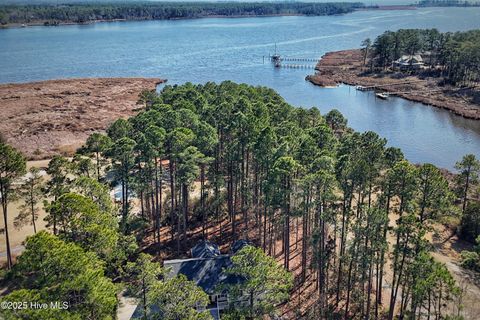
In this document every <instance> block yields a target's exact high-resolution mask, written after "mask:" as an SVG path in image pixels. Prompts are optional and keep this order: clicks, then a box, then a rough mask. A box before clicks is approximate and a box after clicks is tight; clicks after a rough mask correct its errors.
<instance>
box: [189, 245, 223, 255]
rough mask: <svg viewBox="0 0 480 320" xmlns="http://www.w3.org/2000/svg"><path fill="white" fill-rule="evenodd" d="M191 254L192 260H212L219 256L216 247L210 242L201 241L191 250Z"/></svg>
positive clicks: (218, 250)
mask: <svg viewBox="0 0 480 320" xmlns="http://www.w3.org/2000/svg"><path fill="white" fill-rule="evenodd" d="M191 253H192V257H193V258H213V257H216V256H219V255H220V254H221V253H220V249H219V248H218V245H216V244H215V243H212V242H210V241H201V242H200V243H198V244H197V245H196V246H195V247H193V248H192V250H191Z"/></svg>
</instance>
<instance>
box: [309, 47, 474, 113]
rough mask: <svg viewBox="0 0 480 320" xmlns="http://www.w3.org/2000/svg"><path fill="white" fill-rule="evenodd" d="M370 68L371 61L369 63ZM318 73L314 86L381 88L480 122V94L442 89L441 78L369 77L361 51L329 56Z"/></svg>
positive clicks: (389, 74)
mask: <svg viewBox="0 0 480 320" xmlns="http://www.w3.org/2000/svg"><path fill="white" fill-rule="evenodd" d="M366 65H368V61H367V62H366ZM315 69H316V73H315V74H313V75H309V76H307V78H306V80H308V81H310V82H311V83H313V84H315V85H318V86H322V87H331V86H335V85H338V84H340V83H344V84H348V85H355V86H356V85H360V86H381V87H379V88H376V90H378V91H382V92H388V93H391V94H392V93H395V95H396V96H398V97H401V98H404V99H407V100H410V101H415V102H420V103H424V104H427V105H431V106H434V107H438V108H442V109H446V110H449V111H451V112H453V113H455V114H457V115H460V116H463V117H465V118H470V119H476V120H479V119H480V90H479V88H478V86H477V87H474V88H459V87H454V86H451V85H440V84H439V81H440V79H439V78H438V77H431V76H428V75H426V74H425V73H423V74H422V75H414V74H407V73H402V72H392V71H385V72H375V73H369V72H368V68H366V67H364V66H363V51H362V50H361V49H353V50H343V51H335V52H329V53H327V54H325V55H324V56H323V57H322V59H321V60H320V61H319V62H318V64H317V66H316V68H315Z"/></svg>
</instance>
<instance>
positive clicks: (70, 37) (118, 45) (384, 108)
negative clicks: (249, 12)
mask: <svg viewBox="0 0 480 320" xmlns="http://www.w3.org/2000/svg"><path fill="white" fill-rule="evenodd" d="M432 27H436V28H438V29H439V30H441V31H459V30H468V29H473V28H480V8H467V9H465V8H428V9H421V10H415V11H383V12H373V11H366V12H356V13H353V14H348V15H344V16H329V17H272V18H240V19H199V20H182V21H148V22H119V23H99V24H94V25H87V26H62V27H56V28H44V27H32V28H24V29H8V30H0V48H1V49H0V82H25V81H33V80H45V79H55V78H71V77H113V76H123V77H132V76H142V77H143V76H145V77H161V78H166V79H168V80H169V83H183V82H186V81H190V82H194V83H203V82H206V81H216V82H219V81H222V80H233V81H236V82H245V83H249V84H253V85H265V86H269V87H272V88H274V89H275V90H277V91H278V92H279V93H280V94H281V95H282V96H283V97H284V98H285V99H286V100H287V101H288V102H290V103H292V104H294V105H297V106H304V107H311V106H317V107H319V108H320V110H321V111H322V112H323V113H326V112H327V111H328V110H330V109H332V108H338V109H339V110H340V111H342V112H343V113H344V114H345V116H347V117H348V119H349V124H350V125H351V126H352V127H353V128H354V129H356V130H359V131H365V130H373V131H376V132H378V133H379V134H381V135H382V136H384V137H386V138H387V139H388V141H389V144H390V145H392V146H396V147H400V148H402V150H403V151H404V153H405V154H406V156H407V157H408V159H410V160H411V161H413V162H431V163H434V164H436V165H438V166H441V167H445V168H452V167H453V165H454V163H455V161H457V160H458V159H459V158H460V157H461V156H462V155H464V154H466V153H475V154H477V155H478V156H479V157H480V121H477V122H475V121H471V120H466V119H463V118H460V117H457V116H453V115H451V114H450V113H448V112H445V111H442V110H438V109H435V108H431V107H427V106H423V105H421V104H416V103H411V102H408V101H405V100H401V99H390V100H388V101H383V100H377V99H375V97H374V96H373V95H372V94H371V93H360V92H357V91H355V90H353V89H352V88H350V87H348V86H341V87H339V88H336V89H322V88H319V87H315V86H313V85H311V84H310V83H308V82H306V81H304V78H305V76H306V75H307V74H308V73H310V72H312V71H311V70H297V69H281V70H278V69H274V68H273V67H272V66H271V65H270V64H269V63H265V64H264V63H263V59H262V57H263V56H264V55H268V54H269V53H273V50H274V44H275V43H277V46H278V51H279V52H280V53H281V54H282V55H285V56H291V57H308V58H314V57H315V58H316V57H320V56H321V55H322V54H324V53H325V52H327V51H332V50H340V49H348V48H354V47H358V46H359V44H360V42H361V40H363V39H365V38H367V37H370V38H374V37H375V36H377V35H378V34H380V33H382V32H384V31H385V30H388V29H389V30H396V29H399V28H432Z"/></svg>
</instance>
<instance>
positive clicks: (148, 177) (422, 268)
mask: <svg viewBox="0 0 480 320" xmlns="http://www.w3.org/2000/svg"><path fill="white" fill-rule="evenodd" d="M141 102H142V103H143V104H144V105H145V110H144V111H142V112H140V113H139V114H138V115H136V116H134V117H132V118H130V119H128V120H125V119H119V120H117V121H115V122H114V123H113V124H112V125H111V126H110V127H109V128H108V130H107V132H106V134H100V133H95V134H93V135H91V136H90V138H89V139H88V140H87V142H86V144H85V146H84V147H83V148H82V149H81V150H79V151H78V153H77V154H76V155H75V157H74V158H73V160H67V159H66V158H63V157H60V156H57V157H55V158H53V159H52V160H51V161H50V163H49V165H48V168H47V172H48V174H49V175H50V177H51V178H50V180H49V181H48V182H45V181H41V179H39V178H38V174H36V173H35V172H32V173H31V175H30V178H29V179H28V180H27V181H26V182H25V183H24V184H23V185H22V186H21V187H18V186H15V185H14V184H13V183H12V181H13V180H14V179H15V178H16V177H19V176H22V175H23V174H24V173H25V160H24V159H23V157H22V156H21V155H20V154H19V153H18V152H17V151H16V150H14V149H13V148H11V147H9V146H7V145H6V144H0V145H1V148H2V149H1V150H0V151H1V152H0V154H1V155H2V156H0V176H1V177H2V179H1V180H0V187H1V188H2V189H1V192H2V194H3V195H4V197H3V198H2V200H3V203H2V204H4V206H3V210H4V211H3V212H4V215H6V214H7V212H6V210H7V202H8V201H11V200H10V199H11V196H10V195H11V194H13V193H14V192H15V193H16V194H17V196H20V197H21V198H22V199H24V200H25V203H26V204H27V205H26V206H25V208H24V209H25V214H23V215H22V217H20V218H19V222H22V223H24V224H27V225H32V227H34V223H35V221H36V210H37V207H38V206H39V205H40V203H41V199H46V200H45V203H44V205H45V207H46V208H47V210H48V216H47V218H46V220H47V221H48V229H49V231H50V233H46V232H45V231H41V232H38V233H37V234H36V235H35V236H33V237H31V238H29V239H28V240H27V244H26V251H25V252H24V253H23V254H22V255H21V256H20V257H19V258H18V262H17V263H16V264H15V265H14V266H13V268H12V270H11V271H10V272H8V273H7V275H6V278H5V281H7V283H10V284H11V285H12V286H13V289H12V291H10V293H9V295H7V296H4V297H3V299H2V301H11V300H15V301H24V300H29V299H32V297H35V299H37V300H41V301H50V300H49V299H54V300H56V301H57V300H59V301H62V300H67V301H70V303H71V306H72V307H71V308H69V309H68V310H60V311H58V312H61V314H53V315H50V318H51V319H77V318H78V319H80V318H86V315H93V317H92V316H90V317H89V318H90V319H100V318H101V319H111V318H112V317H113V313H114V310H115V306H116V303H117V302H116V298H115V294H114V293H115V287H114V286H113V284H112V283H117V284H118V286H119V287H122V286H127V287H128V288H133V289H132V292H134V293H135V295H136V296H137V297H138V298H139V301H140V302H141V304H143V305H144V306H145V311H146V314H148V315H149V317H148V318H149V319H150V318H151V319H155V318H156V316H155V315H154V314H150V311H148V310H150V309H148V308H147V307H149V306H152V305H154V306H156V308H159V309H160V310H161V314H162V315H163V316H164V317H163V319H179V317H178V315H179V314H184V315H185V314H188V315H189V316H188V319H205V318H208V315H204V314H202V315H200V313H196V312H193V311H192V307H193V306H194V305H195V304H198V305H205V304H206V301H205V299H206V298H205V295H204V294H202V292H201V290H200V291H199V289H198V288H197V287H195V286H194V285H192V284H191V283H189V282H188V281H187V282H186V280H185V279H184V278H182V277H180V278H174V279H170V280H162V276H161V275H162V272H163V271H162V268H161V267H160V265H159V264H157V263H156V262H152V257H151V256H148V255H145V254H144V253H140V252H141V251H147V252H149V253H151V254H152V255H153V257H155V258H158V257H163V256H165V254H166V253H169V254H170V255H171V256H174V257H182V256H185V255H186V252H187V251H188V250H189V248H191V245H192V244H193V243H194V241H193V240H192V237H194V236H195V235H197V236H200V237H201V238H204V239H214V240H215V241H219V242H220V241H222V240H223V241H226V242H227V243H233V242H234V241H235V240H238V239H248V240H249V241H252V242H254V243H255V244H256V246H257V248H258V249H254V248H253V247H247V249H246V250H242V252H241V254H240V255H239V256H238V257H237V258H235V261H234V262H235V263H238V265H237V267H236V269H234V270H242V271H241V272H242V275H244V276H245V277H247V278H248V276H252V275H254V276H252V281H251V283H250V282H249V283H248V287H245V288H244V290H246V289H247V288H250V289H251V288H252V287H255V288H258V287H259V286H261V285H264V286H265V285H270V281H271V282H272V283H274V284H275V285H274V286H276V285H277V284H278V287H275V290H276V291H275V294H274V295H273V294H272V297H266V296H265V295H262V292H264V291H262V290H264V288H262V287H260V289H259V290H260V292H261V293H260V296H261V297H263V298H264V299H265V300H264V301H265V303H260V304H258V305H256V306H252V308H249V309H247V310H242V309H240V310H239V309H237V308H235V306H232V309H231V310H230V311H229V312H230V313H228V312H227V314H226V317H225V318H226V319H254V318H255V319H260V318H262V316H264V315H269V316H271V317H273V316H274V314H277V315H278V314H279V313H281V312H280V310H282V307H279V304H280V303H282V302H283V301H284V300H285V298H287V297H288V294H285V293H286V292H288V290H300V291H299V293H298V299H299V300H298V303H299V304H300V303H306V300H304V299H307V295H306V294H302V292H303V290H307V289H311V290H313V292H312V293H311V294H312V296H313V297H314V301H315V302H314V303H313V304H312V305H310V306H309V307H308V308H300V307H298V308H297V307H296V306H297V305H296V303H297V302H296V301H289V303H293V304H295V307H294V309H296V310H297V311H296V312H295V313H294V315H291V314H290V316H289V317H290V318H295V319H300V318H305V319H337V318H338V319H390V320H391V319H394V318H395V319H405V318H408V319H447V318H448V319H462V313H463V312H464V310H463V307H462V303H461V299H462V295H463V293H462V290H461V288H460V286H459V285H458V284H456V283H455V281H454V279H453V277H452V275H451V274H450V273H449V271H448V270H447V268H446V266H445V265H444V264H442V263H439V262H437V261H435V260H434V259H433V258H432V256H431V255H430V253H429V252H430V250H432V247H431V244H430V242H429V241H428V240H427V239H428V235H429V234H431V233H432V232H433V231H434V228H435V226H436V225H437V224H439V223H441V222H442V221H458V222H460V221H462V224H460V226H459V230H460V232H461V233H462V234H464V235H465V237H466V238H468V239H475V238H476V237H478V235H479V232H480V219H479V215H480V212H479V195H478V188H479V184H478V174H479V172H480V162H479V161H478V160H477V159H476V158H475V157H474V156H473V155H467V156H465V157H464V158H463V159H461V160H460V161H459V162H458V163H457V169H458V174H456V175H455V178H454V179H447V178H446V175H444V172H442V171H441V170H440V169H438V168H436V167H435V166H433V165H431V164H422V165H413V164H411V163H409V162H408V161H407V160H405V159H404V157H403V154H402V152H401V150H399V149H397V148H393V147H388V146H387V141H386V140H385V139H383V138H381V137H379V136H378V135H377V134H376V133H374V132H364V133H359V132H355V131H353V130H352V129H350V128H349V127H348V125H347V120H346V119H345V118H344V117H343V116H342V115H341V114H340V112H338V111H337V110H332V111H330V112H328V113H327V114H325V115H321V114H320V112H319V110H318V109H316V108H311V109H304V108H296V107H292V106H290V105H289V104H287V103H286V102H285V101H284V100H283V99H282V97H280V96H279V95H278V94H277V93H276V92H275V91H273V90H271V89H269V88H265V87H252V86H249V85H245V84H235V83H232V82H228V81H227V82H223V83H221V84H218V85H217V84H214V83H206V84H204V85H193V84H190V83H187V84H185V85H181V86H177V85H174V86H166V87H165V88H164V89H163V90H162V92H161V94H160V95H157V94H155V93H151V92H145V93H144V94H142V96H141ZM112 174H113V175H112ZM108 176H110V178H108ZM112 179H113V180H112ZM109 181H110V183H113V184H114V185H115V184H118V185H119V186H121V187H120V190H121V196H120V197H118V207H117V206H116V205H115V206H114V205H113V204H112V203H111V202H110V198H109V196H108V189H109V187H108V186H107V183H109ZM17 189H19V190H17ZM22 190H23V191H22ZM32 190H35V191H37V192H33V191H32ZM212 228H216V229H215V230H216V231H215V232H212ZM6 236H7V237H8V230H7V232H6ZM7 243H8V242H7ZM475 254H476V253H475V252H472V253H466V255H467V256H468V259H470V260H469V261H468V263H470V264H471V265H475V263H477V264H478V263H479V256H478V255H476V256H475ZM9 257H10V254H9ZM270 257H275V258H276V260H277V262H279V263H278V264H275V263H273V264H272V261H273V258H270ZM11 265H13V261H12V260H11V259H9V266H11ZM275 265H276V266H277V267H275ZM281 265H282V266H283V268H282V267H281ZM265 266H268V268H266V267H265ZM258 269H260V271H259V270H258ZM285 271H288V273H285ZM289 274H292V275H293V276H294V279H293V282H292V279H291V276H289ZM259 275H262V277H259ZM260 279H269V280H268V281H265V280H263V281H262V280H260ZM78 284H81V285H82V286H81V288H82V289H81V290H78V289H76V287H75V285H78ZM292 284H293V287H292ZM299 288H301V289H299ZM292 292H293V291H290V293H291V294H292ZM167 293H169V294H167ZM52 297H53V298H52ZM179 297H180V298H179ZM270 298H271V299H270ZM300 299H302V301H300ZM292 300H293V299H292ZM84 301H88V303H84ZM99 301H100V302H101V303H98V302H99ZM252 301H253V300H252ZM28 312H32V311H31V310H23V311H22V310H19V311H17V313H14V312H11V311H10V310H6V311H5V310H4V315H6V319H20V318H22V319H25V318H28V315H29V314H28ZM33 312H34V311H33ZM37 312H46V311H43V310H42V311H37ZM182 312H183V313H182ZM67 316H68V318H67ZM157 316H158V314H157ZM397 317H398V318H397ZM222 318H224V317H222Z"/></svg>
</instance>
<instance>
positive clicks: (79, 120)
mask: <svg viewBox="0 0 480 320" xmlns="http://www.w3.org/2000/svg"><path fill="white" fill-rule="evenodd" d="M162 82H163V80H161V79H157V78H96V79H66V80H49V81H41V82H31V83H21V84H0V114H1V117H0V134H1V135H2V136H3V138H4V139H5V140H6V141H7V143H9V144H11V145H13V146H14V147H15V148H17V149H18V150H20V151H21V152H22V153H24V154H25V155H26V156H27V158H29V159H45V158H48V157H51V156H52V155H56V154H63V155H71V154H72V153H73V152H74V151H75V150H76V149H77V148H78V147H79V146H81V145H82V144H83V143H84V142H85V140H86V138H87V137H88V136H89V135H90V134H91V133H93V132H97V131H103V130H105V128H106V127H107V126H108V125H109V124H110V123H112V122H113V121H114V120H115V119H118V118H120V117H122V118H127V117H129V116H131V115H133V114H134V113H135V111H137V110H138V109H139V108H141V107H143V106H140V105H138V104H137V101H138V97H139V94H140V93H141V92H142V91H143V90H154V89H155V88H156V85H157V84H159V83H162Z"/></svg>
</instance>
